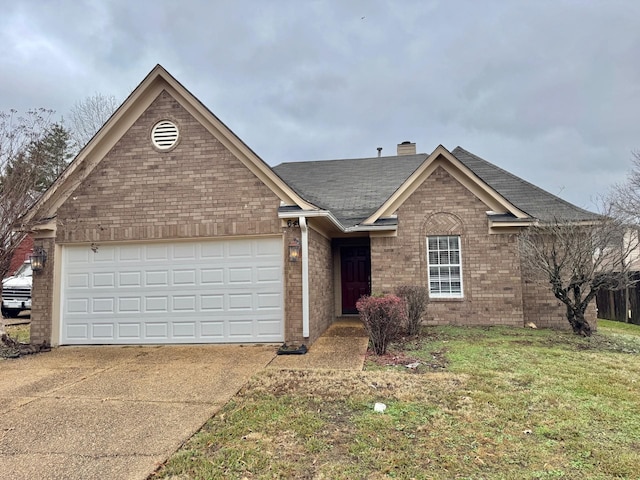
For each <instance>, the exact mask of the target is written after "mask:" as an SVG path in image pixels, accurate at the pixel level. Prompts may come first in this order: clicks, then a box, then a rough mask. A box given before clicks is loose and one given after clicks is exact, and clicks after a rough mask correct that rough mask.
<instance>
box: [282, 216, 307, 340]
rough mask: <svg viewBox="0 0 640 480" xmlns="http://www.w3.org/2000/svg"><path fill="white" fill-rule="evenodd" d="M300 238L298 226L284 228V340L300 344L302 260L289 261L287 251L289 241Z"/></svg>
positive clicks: (301, 337) (301, 338)
mask: <svg viewBox="0 0 640 480" xmlns="http://www.w3.org/2000/svg"><path fill="white" fill-rule="evenodd" d="M301 238H302V235H301V232H300V228H299V227H287V228H285V229H284V248H285V253H284V280H285V290H284V297H285V298H284V305H285V329H284V341H285V343H288V344H294V343H296V344H301V343H303V342H304V341H305V340H304V338H303V336H302V262H301V261H297V262H290V261H289V253H288V250H289V243H291V241H292V240H294V239H298V240H301Z"/></svg>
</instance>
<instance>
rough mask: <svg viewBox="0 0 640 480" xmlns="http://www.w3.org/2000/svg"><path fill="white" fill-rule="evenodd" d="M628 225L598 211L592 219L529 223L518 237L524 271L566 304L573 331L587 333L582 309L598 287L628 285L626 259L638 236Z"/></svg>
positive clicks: (621, 286) (589, 331) (584, 310)
mask: <svg viewBox="0 0 640 480" xmlns="http://www.w3.org/2000/svg"><path fill="white" fill-rule="evenodd" d="M629 232H632V230H631V229H629V227H628V224H626V223H625V222H623V221H620V220H619V219H617V218H613V217H612V216H610V215H602V216H600V217H599V218H597V219H595V220H594V221H592V222H575V221H573V222H572V221H563V220H560V219H556V220H554V221H552V222H550V223H546V224H540V225H536V226H532V227H529V228H528V229H527V230H525V231H524V232H523V233H522V234H521V236H520V244H519V245H520V253H521V258H522V261H523V273H524V274H525V275H528V276H529V277H530V278H529V279H530V280H534V281H535V280H538V279H540V278H541V277H542V278H544V279H545V280H547V281H548V282H549V285H550V287H551V291H552V292H553V294H554V295H555V297H556V298H557V299H558V300H560V301H561V302H562V303H563V304H564V305H565V307H566V315H567V320H568V322H569V324H570V325H571V328H572V329H573V331H574V333H576V334H578V335H584V336H590V335H591V326H590V325H589V322H588V320H587V319H586V318H585V312H586V310H587V307H588V306H589V304H590V303H591V301H592V300H593V299H594V298H595V296H596V294H597V293H598V291H599V290H600V289H612V290H615V289H619V288H624V287H626V286H628V285H629V284H630V283H631V280H630V278H629V258H630V256H631V255H632V253H633V252H634V251H635V249H636V248H637V246H638V245H637V243H638V241H637V238H638V236H637V235H635V234H633V235H630V234H629Z"/></svg>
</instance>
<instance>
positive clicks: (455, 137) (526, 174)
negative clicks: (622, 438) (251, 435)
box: [0, 0, 640, 207]
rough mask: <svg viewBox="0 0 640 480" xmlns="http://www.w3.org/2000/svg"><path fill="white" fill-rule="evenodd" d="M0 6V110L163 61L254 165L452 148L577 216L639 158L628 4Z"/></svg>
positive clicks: (128, 82)
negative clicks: (411, 147) (566, 203)
mask: <svg viewBox="0 0 640 480" xmlns="http://www.w3.org/2000/svg"><path fill="white" fill-rule="evenodd" d="M584 3H585V2H574V1H571V0H558V1H539V2H526V1H512V2H503V1H490V2H477V1H471V0H469V1H449V2H445V1H431V2H425V1H417V0H416V1H403V2H395V1H391V0H388V1H383V0H379V1H370V0H368V1H365V0H361V1H350V2H338V1H314V2H296V1H287V0H274V1H269V2H252V1H214V2H211V1H195V0H192V1H183V2H169V1H150V0H143V1H136V2H130V1H128V0H111V1H109V2H95V1H88V0H87V1H72V0H67V1H58V2H42V1H35V0H24V1H21V2H8V1H6V0H0V7H2V11H3V15H2V16H1V17H0V42H1V44H2V45H3V46H5V48H4V50H5V52H4V55H3V57H2V58H0V72H2V74H1V75H0V109H1V110H7V109H9V108H17V109H19V110H24V109H27V108H30V107H38V106H43V107H49V108H54V109H56V110H57V112H59V114H61V115H65V114H66V112H67V111H68V109H69V108H70V107H71V105H73V103H74V102H76V101H77V100H80V99H82V98H84V97H86V96H87V95H90V94H92V93H94V92H96V91H98V92H102V93H105V94H114V95H116V96H117V97H119V98H122V99H124V97H126V95H127V94H128V93H130V91H131V90H132V89H133V88H135V86H136V85H137V84H138V82H140V81H141V80H142V78H143V77H144V76H145V75H146V73H148V71H149V70H150V69H151V68H152V67H153V66H154V65H155V64H156V63H161V64H162V65H163V66H165V68H167V69H168V70H169V71H170V72H171V73H172V74H173V75H175V76H176V77H177V78H178V80H180V81H181V82H182V83H183V84H184V85H185V86H186V87H187V88H189V89H190V90H191V91H192V93H194V94H195V95H196V96H197V97H198V98H200V100H202V101H203V102H204V103H205V104H206V105H207V106H209V107H210V108H211V109H212V111H213V112H214V113H216V114H217V115H218V116H219V117H220V118H221V119H222V120H223V121H224V122H225V123H227V125H228V126H229V127H230V128H231V129H232V130H234V131H235V132H236V133H237V134H238V135H239V136H240V137H241V138H242V139H243V140H245V141H246V142H247V144H248V145H249V146H251V147H252V148H253V149H254V150H255V151H256V152H257V153H258V154H259V155H261V156H262V157H263V158H264V159H265V160H266V161H267V162H269V163H271V164H276V163H279V162H281V161H291V160H305V159H318V158H345V157H362V156H368V155H375V154H376V150H375V149H376V147H378V146H382V147H384V150H383V152H384V153H385V154H393V153H394V152H395V144H396V143H398V142H401V141H403V140H413V141H416V142H417V143H418V147H419V149H420V150H421V151H426V152H430V151H432V150H433V149H434V148H435V147H436V146H437V145H438V144H440V143H442V144H444V145H445V146H446V147H448V148H450V149H452V148H454V147H455V146H457V145H461V146H463V147H465V148H467V149H469V150H471V151H473V152H474V153H477V154H478V155H480V156H483V157H484V158H486V159H487V160H489V161H492V162H494V163H496V164H498V165H499V166H501V167H503V168H505V169H507V170H509V171H512V172H513V173H515V174H517V175H520V176H522V177H523V178H525V179H527V180H529V181H532V182H533V183H536V184H537V185H540V186H541V187H543V188H546V189H547V190H549V191H551V192H552V193H560V194H561V195H562V196H563V197H565V198H567V199H568V200H570V201H573V202H574V203H576V204H578V205H581V206H587V207H588V206H591V205H590V203H591V201H592V199H593V198H595V196H596V195H597V194H598V193H603V192H605V191H606V189H607V187H608V186H609V184H611V183H612V182H615V181H620V180H622V179H623V178H624V175H625V173H626V171H627V169H628V166H629V160H630V157H631V151H632V150H634V149H637V148H640V145H639V144H640V140H639V138H640V136H639V135H638V126H637V125H638V123H639V122H638V118H637V117H638V113H637V112H638V105H640V87H639V85H640V64H638V62H637V58H638V57H639V56H640V33H639V32H638V29H637V25H636V23H637V20H636V19H637V18H638V17H639V16H640V4H638V3H637V2H634V1H632V0H629V1H620V0H619V1H607V2H600V1H594V2H589V3H588V4H586V5H585V4H584Z"/></svg>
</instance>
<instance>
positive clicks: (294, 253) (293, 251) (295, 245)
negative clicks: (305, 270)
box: [289, 238, 300, 262]
mask: <svg viewBox="0 0 640 480" xmlns="http://www.w3.org/2000/svg"><path fill="white" fill-rule="evenodd" d="M299 258H300V240H298V239H297V238H294V239H293V240H291V242H289V261H290V262H297V261H298V259H299Z"/></svg>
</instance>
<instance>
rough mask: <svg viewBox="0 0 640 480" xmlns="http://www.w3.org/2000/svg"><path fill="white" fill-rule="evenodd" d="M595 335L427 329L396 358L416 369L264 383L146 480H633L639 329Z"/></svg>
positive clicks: (639, 419) (608, 326)
mask: <svg viewBox="0 0 640 480" xmlns="http://www.w3.org/2000/svg"><path fill="white" fill-rule="evenodd" d="M599 325H600V330H599V332H598V333H597V334H595V335H594V336H593V337H592V338H590V339H584V338H579V337H576V336H574V335H571V334H569V333H559V332H555V331H549V330H525V329H508V328H460V327H438V328H425V329H424V330H423V334H422V338H421V339H420V340H419V341H413V342H410V343H407V344H405V345H402V346H395V347H392V350H393V349H394V348H395V350H396V352H397V354H396V355H395V356H396V357H399V353H400V352H401V353H402V355H404V357H403V358H402V360H407V361H410V362H413V361H418V362H420V365H419V366H418V367H417V368H415V369H409V368H407V367H405V366H404V365H402V364H401V365H399V366H385V363H391V364H394V363H398V361H397V358H396V359H395V360H393V355H391V356H390V358H391V359H392V361H389V362H387V361H382V362H373V361H369V362H368V363H367V369H366V371H364V372H356V373H354V372H336V371H309V370H307V371H302V370H300V371H279V370H269V369H267V370H265V371H263V372H262V373H260V374H259V375H258V376H256V377H254V378H253V380H252V381H251V382H250V384H249V385H248V386H247V387H246V388H245V389H244V390H243V391H242V392H241V393H240V394H238V395H237V396H236V397H235V398H234V399H233V400H232V401H231V402H230V403H229V404H228V405H227V406H226V407H225V408H224V409H223V410H222V411H221V412H220V413H219V414H218V415H216V416H215V417H214V418H212V419H211V420H210V421H209V422H208V423H207V424H206V425H205V427H204V428H203V429H202V430H201V431H200V432H199V433H198V434H196V435H194V436H193V437H192V438H191V439H190V440H189V441H188V442H187V443H186V444H185V445H184V447H183V448H182V449H181V450H179V451H178V452H177V453H176V454H175V455H174V456H173V457H172V458H171V459H170V460H169V461H168V462H167V464H166V465H165V466H164V467H163V468H162V469H161V470H160V471H159V472H158V473H157V474H156V475H155V476H154V478H174V479H181V478H185V479H186V478H201V479H214V478H318V479H321V478H325V479H341V478H343V479H358V478H361V479H377V478H407V479H410V478H415V479H452V478H458V479H502V478H505V479H510V478H523V479H541V478H566V479H574V478H581V479H582V478H589V479H609V478H611V479H613V478H629V479H631V478H639V476H640V473H639V472H640V467H639V465H640V415H639V414H638V412H640V356H639V352H640V327H636V326H632V325H624V324H619V323H615V322H608V321H601V322H599ZM401 363H404V362H401ZM380 364H382V365H380ZM376 402H381V403H384V404H386V406H387V409H386V411H385V412H384V413H376V412H374V404H375V403H376Z"/></svg>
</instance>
